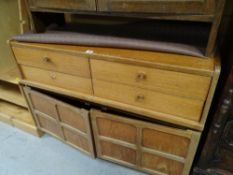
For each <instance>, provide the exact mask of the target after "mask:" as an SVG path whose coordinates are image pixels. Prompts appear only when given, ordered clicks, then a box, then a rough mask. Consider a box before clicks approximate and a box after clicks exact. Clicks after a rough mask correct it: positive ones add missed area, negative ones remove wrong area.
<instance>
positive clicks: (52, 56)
mask: <svg viewBox="0 0 233 175" xmlns="http://www.w3.org/2000/svg"><path fill="white" fill-rule="evenodd" d="M12 49H13V52H14V55H15V58H16V60H17V62H18V63H19V64H22V65H25V66H32V67H37V68H42V69H46V70H52V71H56V72H61V73H67V74H71V75H78V76H81V77H86V78H89V77H90V69H89V61H88V58H87V57H85V56H81V55H78V54H71V53H70V54H69V53H64V52H60V51H56V50H52V49H41V48H33V47H30V48H29V47H26V46H24V47H17V46H16V47H15V46H12Z"/></svg>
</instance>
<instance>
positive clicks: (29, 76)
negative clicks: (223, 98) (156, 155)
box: [11, 42, 220, 130]
mask: <svg viewBox="0 0 233 175" xmlns="http://www.w3.org/2000/svg"><path fill="white" fill-rule="evenodd" d="M11 45H12V49H13V52H14V55H15V58H16V61H17V63H18V64H19V67H20V69H21V72H22V75H23V79H24V81H25V82H27V83H32V84H33V83H34V84H36V86H39V87H42V88H45V87H46V89H48V90H52V91H57V92H61V93H65V94H67V95H72V96H74V97H78V98H81V99H84V100H88V101H91V102H95V103H100V104H102V105H106V106H110V107H113V108H117V109H121V110H125V111H128V112H131V113H135V114H139V115H143V116H146V117H147V118H151V119H153V120H162V121H164V122H168V123H172V124H177V125H180V126H184V127H189V128H193V129H198V130H202V129H203V126H204V123H205V120H206V116H207V114H208V109H209V106H210V102H211V99H212V97H213V93H214V89H215V86H216V83H217V80H218V74H219V71H220V70H219V67H218V62H217V59H215V58H209V59H200V58H196V57H191V56H182V55H175V54H167V53H159V52H149V51H136V50H126V49H110V48H98V47H81V46H67V45H53V44H33V43H23V42H12V43H11Z"/></svg>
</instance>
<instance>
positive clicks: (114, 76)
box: [91, 59, 211, 100]
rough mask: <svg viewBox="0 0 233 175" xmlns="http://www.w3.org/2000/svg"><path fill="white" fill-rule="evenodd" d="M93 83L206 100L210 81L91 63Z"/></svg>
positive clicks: (189, 75)
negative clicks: (128, 86)
mask: <svg viewBox="0 0 233 175" xmlns="http://www.w3.org/2000/svg"><path fill="white" fill-rule="evenodd" d="M91 71H92V77H93V79H97V80H104V81H108V82H114V83H122V84H127V85H131V86H134V87H140V88H144V89H149V90H154V91H157V92H163V93H165V94H170V95H175V96H181V97H187V98H194V99H199V100H205V99H206V96H207V94H208V90H209V86H210V82H211V77H206V76H198V75H192V74H188V73H181V72H175V71H167V70H161V69H152V68H148V67H145V66H134V65H129V64H120V63H114V62H110V61H104V60H95V59H91Z"/></svg>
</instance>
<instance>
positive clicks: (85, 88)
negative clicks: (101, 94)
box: [20, 66, 93, 94]
mask: <svg viewBox="0 0 233 175" xmlns="http://www.w3.org/2000/svg"><path fill="white" fill-rule="evenodd" d="M20 68H21V70H22V73H23V77H24V79H26V80H30V81H34V82H38V83H43V84H46V85H51V86H55V87H59V88H64V89H67V90H72V91H77V92H82V93H87V94H93V92H92V83H91V79H89V78H83V77H78V76H73V75H69V74H63V73H59V72H53V71H48V70H43V69H38V68H34V67H28V66H20Z"/></svg>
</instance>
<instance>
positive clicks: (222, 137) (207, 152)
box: [192, 55, 233, 175]
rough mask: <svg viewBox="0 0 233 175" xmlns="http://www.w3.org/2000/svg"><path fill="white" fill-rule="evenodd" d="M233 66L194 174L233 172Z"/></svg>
mask: <svg viewBox="0 0 233 175" xmlns="http://www.w3.org/2000/svg"><path fill="white" fill-rule="evenodd" d="M232 56H233V55H232ZM232 101H233V68H232V71H231V73H230V74H229V76H228V80H227V82H226V84H225V86H224V91H223V94H222V95H221V98H220V100H219V104H218V108H217V110H216V112H215V114H214V118H213V121H212V124H211V127H210V130H209V132H208V136H207V139H206V140H205V142H204V147H203V149H202V151H201V155H200V156H198V161H197V163H195V166H194V169H193V172H192V174H193V175H212V174H220V175H232V174H233V132H232V131H233V117H232V116H233V111H232V109H233V108H232V107H233V106H232V105H233V104H232Z"/></svg>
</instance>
